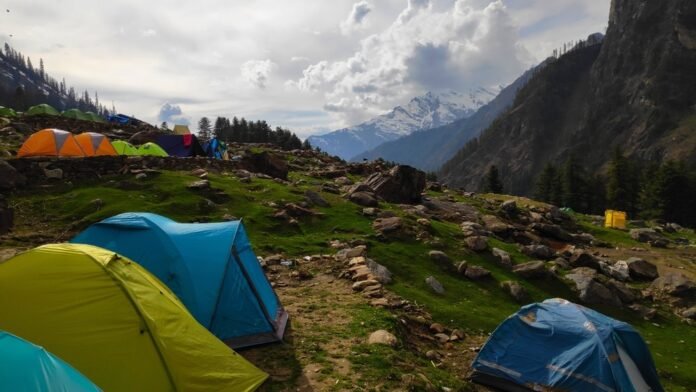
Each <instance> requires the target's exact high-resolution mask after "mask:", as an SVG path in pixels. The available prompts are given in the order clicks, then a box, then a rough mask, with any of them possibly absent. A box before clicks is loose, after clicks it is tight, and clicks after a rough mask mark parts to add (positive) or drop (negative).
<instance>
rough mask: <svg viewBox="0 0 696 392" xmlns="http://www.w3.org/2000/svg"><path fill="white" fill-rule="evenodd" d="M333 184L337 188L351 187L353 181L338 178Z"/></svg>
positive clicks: (346, 178)
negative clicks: (337, 186)
mask: <svg viewBox="0 0 696 392" xmlns="http://www.w3.org/2000/svg"><path fill="white" fill-rule="evenodd" d="M334 182H335V183H336V185H339V186H346V185H353V180H351V179H350V178H348V177H338V178H337V179H335V180H334Z"/></svg>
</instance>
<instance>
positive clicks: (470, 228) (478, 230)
mask: <svg viewBox="0 0 696 392" xmlns="http://www.w3.org/2000/svg"><path fill="white" fill-rule="evenodd" d="M461 228H462V233H463V234H464V236H465V237H473V236H478V235H484V234H486V233H485V230H484V229H483V226H481V225H479V224H478V223H476V222H469V221H467V222H463V223H462V224H461Z"/></svg>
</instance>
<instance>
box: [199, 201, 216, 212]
mask: <svg viewBox="0 0 696 392" xmlns="http://www.w3.org/2000/svg"><path fill="white" fill-rule="evenodd" d="M216 208H217V205H216V204H215V203H213V201H212V200H210V199H205V198H204V199H201V201H199V202H198V209H199V210H200V211H201V212H203V213H208V212H213V211H215V209H216Z"/></svg>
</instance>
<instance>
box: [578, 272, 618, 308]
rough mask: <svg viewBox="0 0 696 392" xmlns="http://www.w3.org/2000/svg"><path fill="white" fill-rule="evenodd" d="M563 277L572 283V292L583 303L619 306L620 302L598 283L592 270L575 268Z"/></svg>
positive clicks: (595, 273)
mask: <svg viewBox="0 0 696 392" xmlns="http://www.w3.org/2000/svg"><path fill="white" fill-rule="evenodd" d="M565 277H566V279H568V280H569V281H570V282H571V283H572V288H573V290H575V291H576V292H577V293H578V297H579V298H580V300H582V301H583V302H584V303H587V304H604V305H613V306H620V305H621V300H620V299H619V298H618V297H617V296H616V295H615V294H614V293H613V292H612V291H611V290H610V289H609V288H607V287H606V286H605V285H603V284H602V283H601V282H600V280H599V277H598V274H597V271H595V270H593V269H592V268H587V267H580V268H576V269H574V270H572V271H571V272H570V273H569V274H568V275H566V276H565Z"/></svg>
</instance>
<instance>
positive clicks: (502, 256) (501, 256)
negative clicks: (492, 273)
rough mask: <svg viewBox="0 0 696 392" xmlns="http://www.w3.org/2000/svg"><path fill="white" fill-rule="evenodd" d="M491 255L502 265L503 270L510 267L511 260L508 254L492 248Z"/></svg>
mask: <svg viewBox="0 0 696 392" xmlns="http://www.w3.org/2000/svg"><path fill="white" fill-rule="evenodd" d="M491 253H492V254H493V257H495V258H496V259H497V261H498V264H500V265H502V266H503V267H505V268H511V267H512V258H511V257H510V254H509V253H508V252H506V251H504V250H502V249H498V248H493V249H492V250H491Z"/></svg>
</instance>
